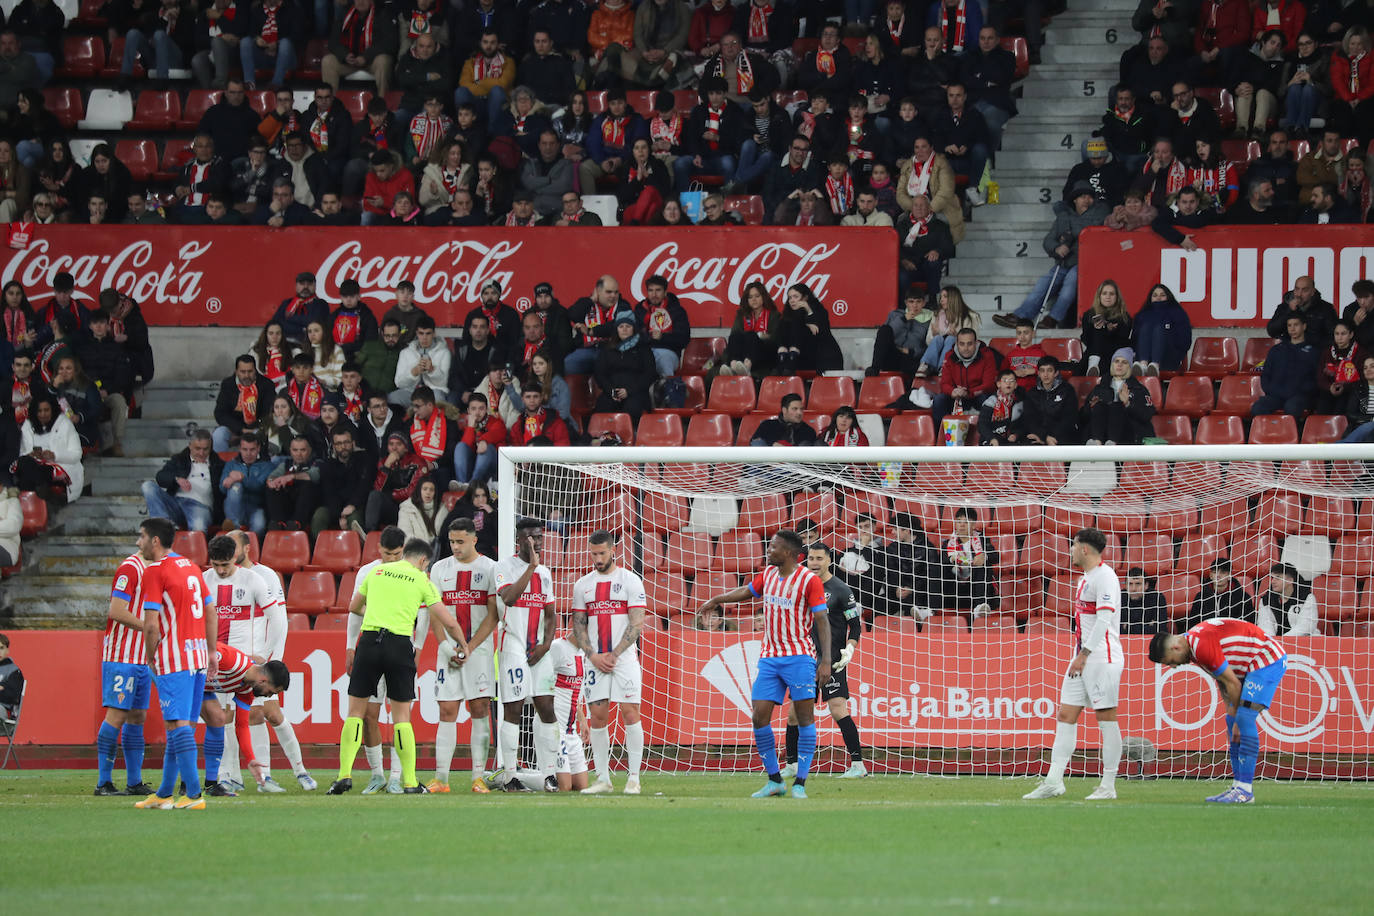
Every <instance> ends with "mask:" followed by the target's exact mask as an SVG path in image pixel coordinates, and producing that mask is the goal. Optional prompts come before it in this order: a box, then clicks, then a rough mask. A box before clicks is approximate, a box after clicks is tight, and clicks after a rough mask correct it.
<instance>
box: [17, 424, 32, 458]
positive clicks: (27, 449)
mask: <svg viewBox="0 0 1374 916" xmlns="http://www.w3.org/2000/svg"><path fill="white" fill-rule="evenodd" d="M32 452H33V424H32V423H30V422H29V421H28V420H25V421H24V427H23V429H21V430H20V431H19V454H21V455H28V454H31V453H32Z"/></svg>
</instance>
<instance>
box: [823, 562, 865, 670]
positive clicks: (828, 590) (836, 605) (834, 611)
mask: <svg viewBox="0 0 1374 916" xmlns="http://www.w3.org/2000/svg"><path fill="white" fill-rule="evenodd" d="M821 584H822V585H823V586H824V587H825V604H826V607H827V608H828V609H829V614H828V615H827V616H828V617H829V619H830V663H831V664H832V665H833V664H834V663H835V662H836V661H837V660H838V659H839V657H840V652H842V651H843V650H844V647H845V643H847V642H849V640H851V639H852V640H854V641H855V642H857V641H858V639H859V634H861V633H862V632H863V616H862V615H863V609H862V608H860V607H859V602H858V600H857V599H856V598H855V597H854V590H853V589H851V588H850V587H849V586H848V585H845V584H844V583H843V582H841V581H840V578H839V576H833V575H832V576H831V577H830V581H829V582H823V583H821ZM811 641H812V642H813V643H815V645H816V649H817V651H819V650H820V645H821V639H820V634H819V633H818V632H816V627H815V626H814V625H813V626H812V627H811Z"/></svg>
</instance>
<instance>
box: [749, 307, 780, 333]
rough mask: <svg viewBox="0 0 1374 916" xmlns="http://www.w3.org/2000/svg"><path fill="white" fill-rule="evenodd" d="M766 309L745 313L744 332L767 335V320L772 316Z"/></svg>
mask: <svg viewBox="0 0 1374 916" xmlns="http://www.w3.org/2000/svg"><path fill="white" fill-rule="evenodd" d="M772 314H773V313H772V312H770V311H768V309H759V310H758V311H757V312H755V313H750V312H746V313H745V315H744V330H745V331H748V332H750V333H755V332H757V333H759V334H767V333H768V319H769V318H770V317H771V316H772Z"/></svg>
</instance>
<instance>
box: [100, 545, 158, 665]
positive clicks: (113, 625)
mask: <svg viewBox="0 0 1374 916" xmlns="http://www.w3.org/2000/svg"><path fill="white" fill-rule="evenodd" d="M148 565H149V564H148V561H147V560H145V559H143V557H141V556H139V555H138V554H134V555H133V556H131V557H129V558H128V559H126V560H125V561H124V562H123V563H120V564H119V568H118V569H116V570H115V574H114V584H113V585H111V587H110V596H111V597H112V598H123V599H124V600H125V601H127V602H129V613H130V614H133V615H134V616H135V617H139V618H141V617H142V616H143V577H144V574H145V572H146V571H147V569H148ZM100 660H101V661H102V662H118V663H119V664H122V665H146V664H148V656H147V647H146V646H145V645H144V641H143V631H142V630H136V629H134V628H133V627H127V626H125V625H124V624H122V623H120V622H118V621H116V620H109V619H106V621H105V641H104V645H103V647H102V648H101V653H100Z"/></svg>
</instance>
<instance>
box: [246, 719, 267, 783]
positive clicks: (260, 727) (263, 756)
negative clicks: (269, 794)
mask: <svg viewBox="0 0 1374 916" xmlns="http://www.w3.org/2000/svg"><path fill="white" fill-rule="evenodd" d="M248 734H249V735H251V736H252V738H253V757H254V759H256V760H257V761H258V763H260V764H262V767H263V770H262V777H263V779H266V778H267V777H269V776H271V775H272V740H271V739H270V738H269V737H267V722H266V720H264V721H262V722H259V723H258V724H257V725H250V726H248Z"/></svg>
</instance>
